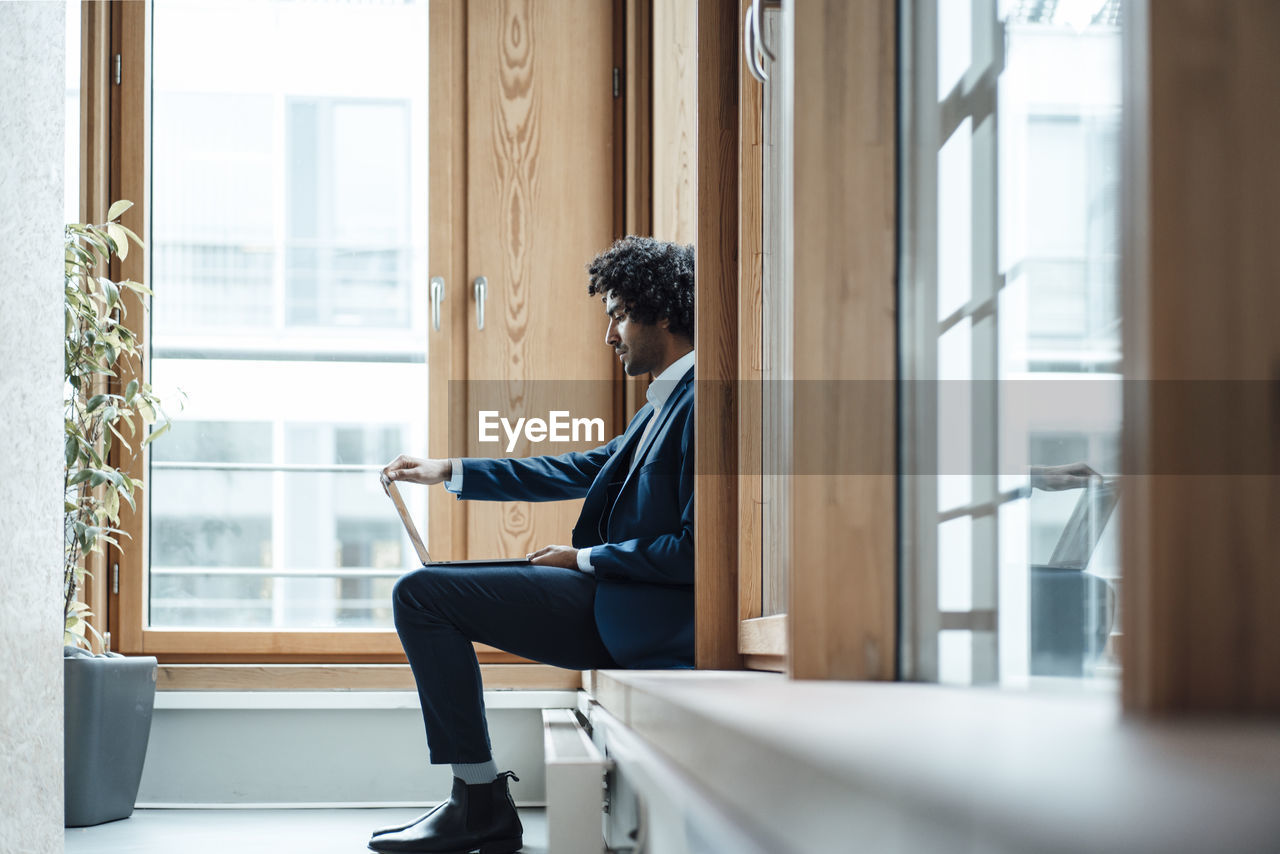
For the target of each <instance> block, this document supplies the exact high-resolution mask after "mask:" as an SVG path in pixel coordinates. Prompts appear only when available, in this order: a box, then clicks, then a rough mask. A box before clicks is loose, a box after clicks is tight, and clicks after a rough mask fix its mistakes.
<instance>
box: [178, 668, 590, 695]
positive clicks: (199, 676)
mask: <svg viewBox="0 0 1280 854" xmlns="http://www.w3.org/2000/svg"><path fill="white" fill-rule="evenodd" d="M480 676H481V678H482V679H483V680H484V687H485V690H488V691H576V690H578V688H580V687H581V685H582V673H581V672H580V671H577V670H561V669H560V668H558V667H548V666H546V665H541V664H534V665H530V664H482V665H480ZM416 688H417V685H416V683H415V682H414V681H413V673H412V672H411V671H410V670H409V665H407V664H360V665H331V664H162V665H160V671H159V675H158V677H157V679H156V690H157V691H413V690H416Z"/></svg>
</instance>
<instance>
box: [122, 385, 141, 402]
mask: <svg viewBox="0 0 1280 854" xmlns="http://www.w3.org/2000/svg"><path fill="white" fill-rule="evenodd" d="M137 393H138V381H137V380H129V385H127V386H125V389H124V402H125V403H133V396H134V395H136V394H137Z"/></svg>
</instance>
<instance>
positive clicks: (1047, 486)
mask: <svg viewBox="0 0 1280 854" xmlns="http://www.w3.org/2000/svg"><path fill="white" fill-rule="evenodd" d="M1030 474H1031V488H1032V489H1043V490H1044V491H1046V492H1057V491H1059V490H1063V489H1081V488H1083V487H1086V486H1088V485H1089V484H1090V483H1091V482H1093V481H1095V480H1096V481H1097V482H1098V483H1101V482H1102V475H1100V474H1098V473H1097V472H1096V471H1094V470H1093V469H1091V468H1090V467H1089V466H1088V464H1086V463H1083V462H1079V463H1067V464H1066V465H1061V466H1032V467H1031V472H1030Z"/></svg>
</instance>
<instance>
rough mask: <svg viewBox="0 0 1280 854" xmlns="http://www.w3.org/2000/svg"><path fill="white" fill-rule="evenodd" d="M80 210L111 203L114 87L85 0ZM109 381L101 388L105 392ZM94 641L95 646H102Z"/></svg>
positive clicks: (95, 6) (95, 591) (104, 578)
mask: <svg viewBox="0 0 1280 854" xmlns="http://www.w3.org/2000/svg"><path fill="white" fill-rule="evenodd" d="M80 30H81V39H80V188H79V191H80V213H79V218H80V221H81V222H102V221H104V220H105V219H106V218H107V209H108V208H109V207H110V206H111V202H110V200H109V199H108V193H110V191H111V175H110V168H109V164H110V157H111V138H110V136H109V131H110V128H111V92H110V87H109V78H108V69H109V68H110V64H109V60H108V51H109V49H110V47H111V8H110V7H109V6H107V5H106V4H103V3H95V2H92V0H83V2H82V3H81V4H80ZM106 390H107V387H106V383H105V382H104V383H103V385H102V387H101V388H100V389H99V391H104V392H105V391H106ZM107 566H108V564H107V556H106V554H105V553H101V554H92V555H89V556H88V557H87V558H86V561H85V569H87V570H88V574H87V575H86V576H85V579H84V587H83V589H82V590H81V593H82V598H83V600H84V601H85V602H87V603H88V605H89V609H90V610H91V611H92V612H93V614H94V616H93V617H92V618H91V619H90V620H89V622H90V623H91V624H92V625H93V627H94V628H96V629H97V630H98V631H99V632H107V631H110V630H111V626H110V624H109V623H108V618H109V605H108V591H109V590H110V588H111V585H110V574H109V573H108V571H107ZM98 647H99V644H98V643H97V642H96V641H95V642H94V649H95V651H99V652H100V651H101V650H100V649H99V648H98Z"/></svg>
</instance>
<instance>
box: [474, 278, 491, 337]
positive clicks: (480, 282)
mask: <svg viewBox="0 0 1280 854" xmlns="http://www.w3.org/2000/svg"><path fill="white" fill-rule="evenodd" d="M488 295H489V280H488V279H486V278H485V277H484V276H476V329H484V299H485V297H486V296H488Z"/></svg>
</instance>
